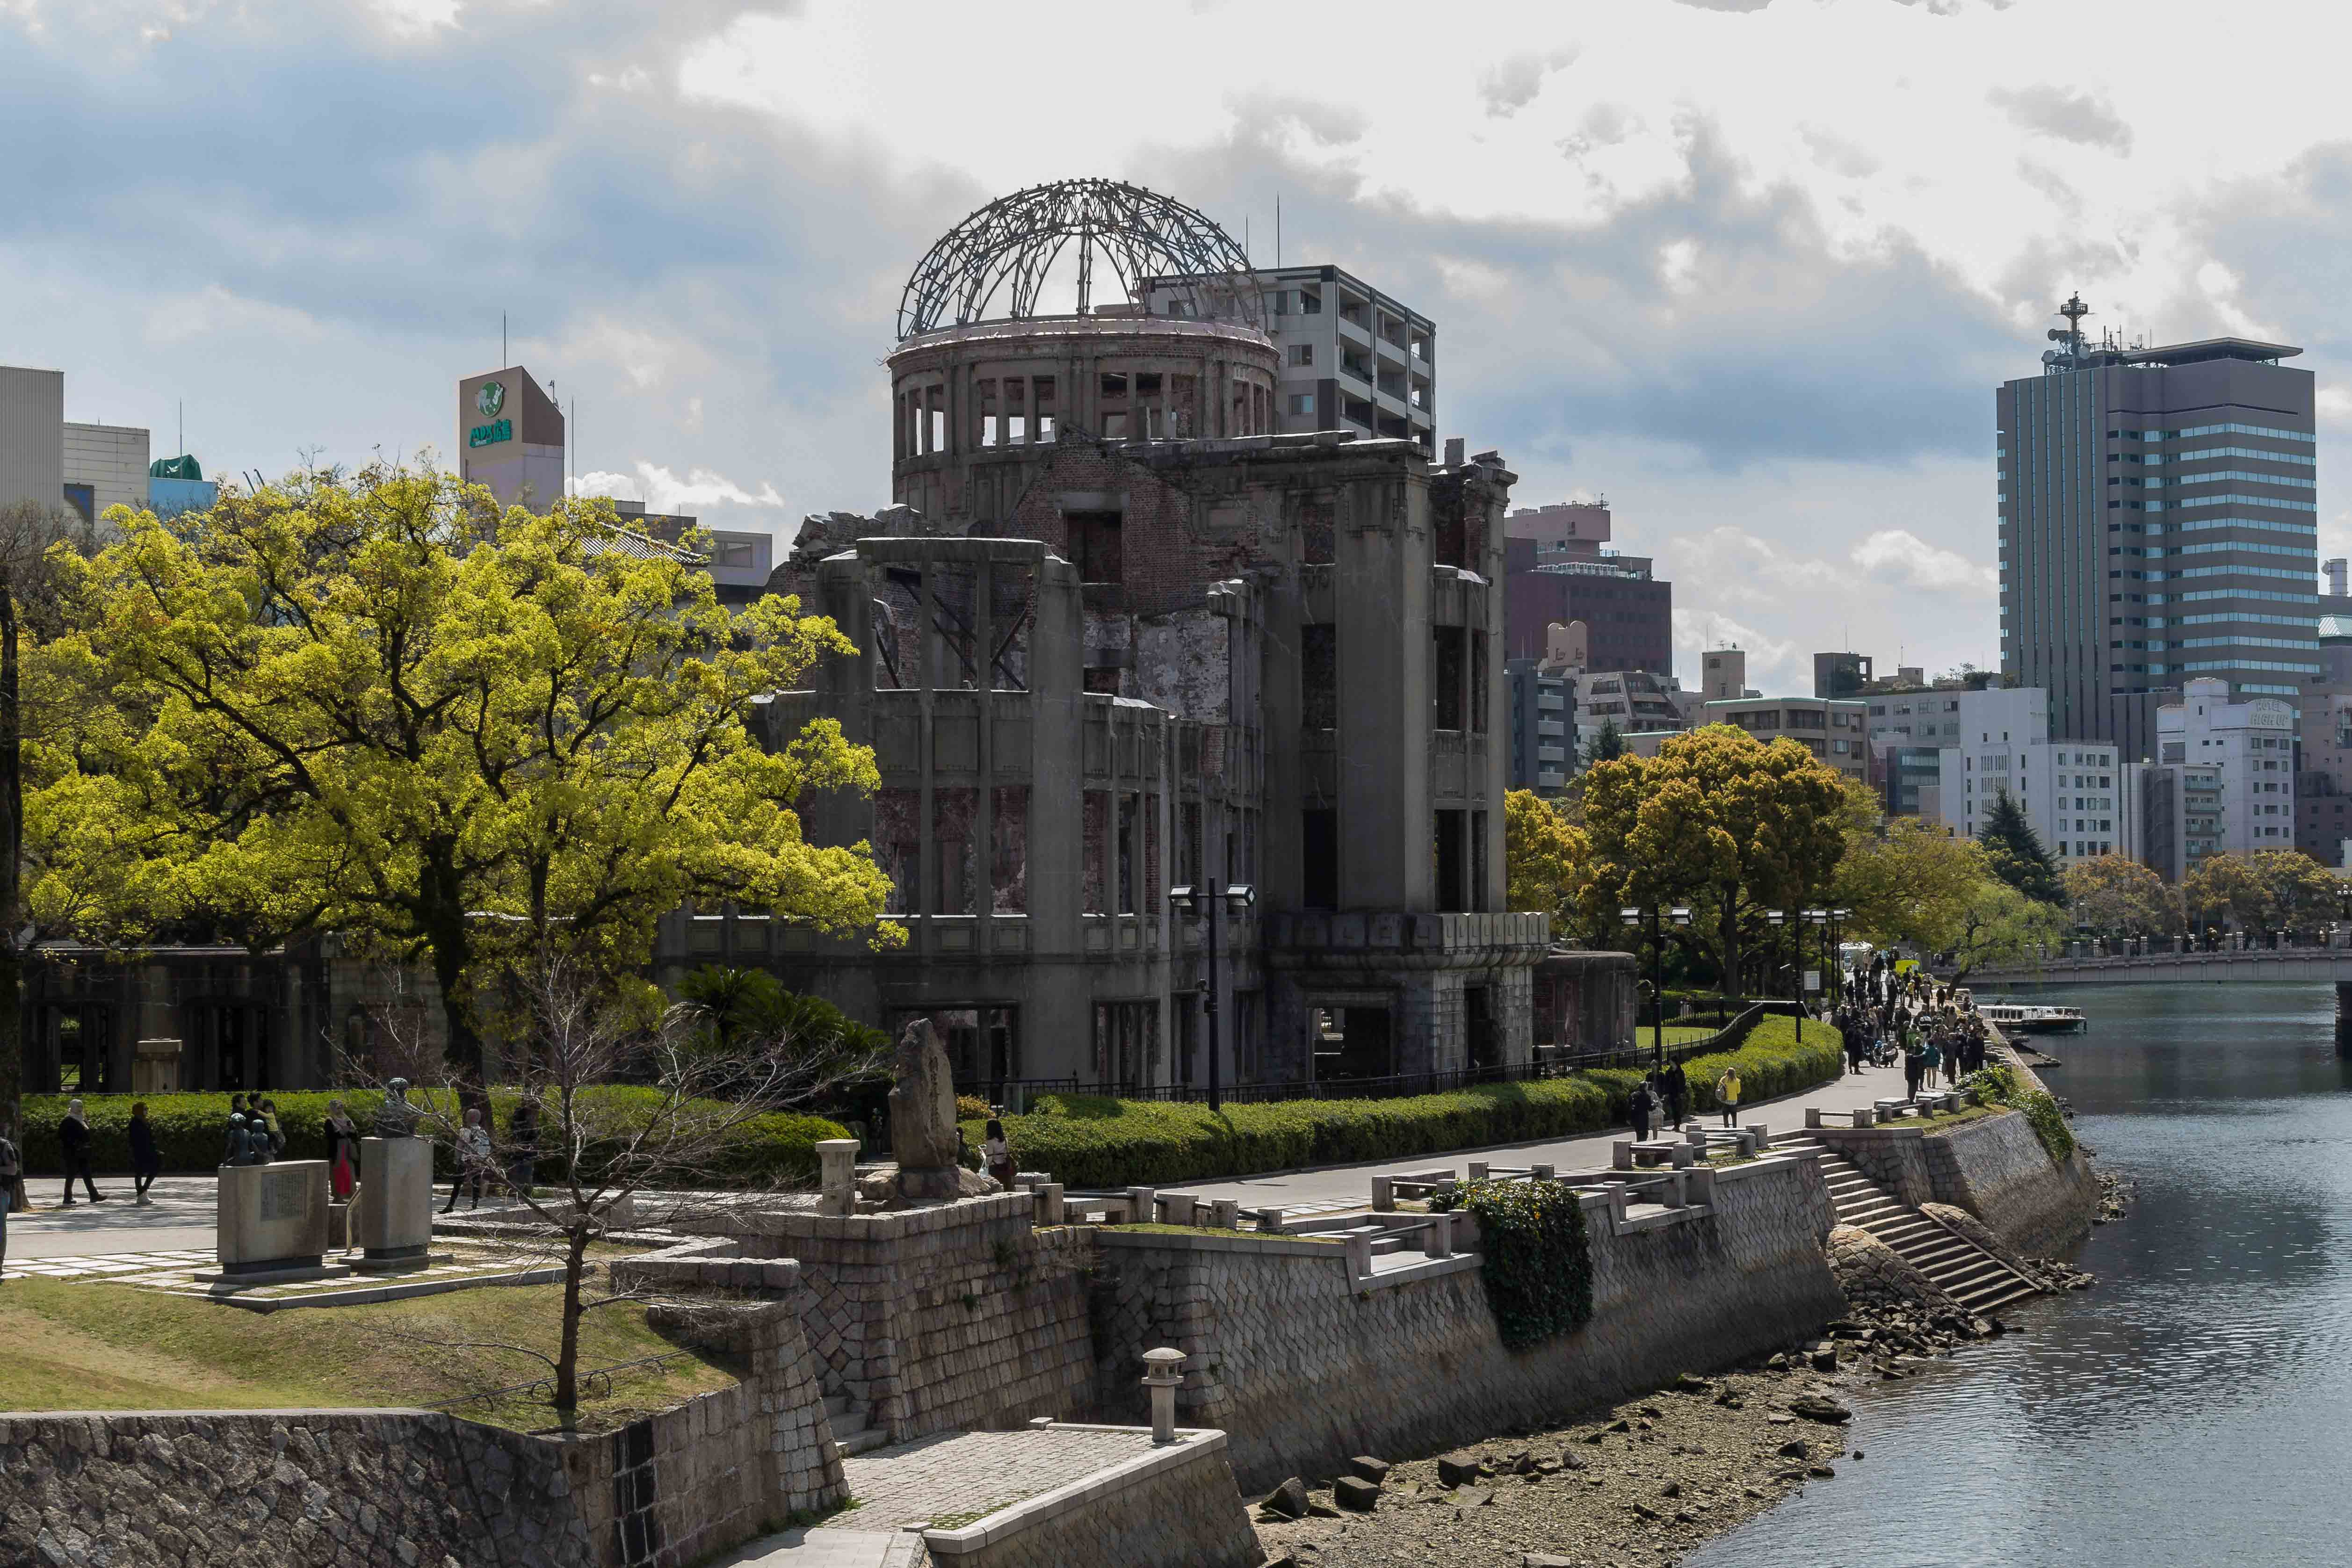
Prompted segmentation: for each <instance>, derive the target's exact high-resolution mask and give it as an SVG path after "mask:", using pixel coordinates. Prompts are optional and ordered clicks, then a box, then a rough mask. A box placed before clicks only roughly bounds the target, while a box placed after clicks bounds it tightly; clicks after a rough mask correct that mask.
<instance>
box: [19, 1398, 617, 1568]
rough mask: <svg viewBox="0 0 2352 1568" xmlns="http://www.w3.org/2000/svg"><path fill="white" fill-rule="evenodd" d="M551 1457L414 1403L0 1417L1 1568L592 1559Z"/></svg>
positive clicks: (514, 1563) (557, 1455) (485, 1567)
mask: <svg viewBox="0 0 2352 1568" xmlns="http://www.w3.org/2000/svg"><path fill="white" fill-rule="evenodd" d="M577 1503H578V1499H577V1498H576V1496H575V1493H574V1490H573V1485H572V1479H571V1477H570V1476H569V1475H568V1474H567V1473H566V1470H565V1467H564V1464H563V1460H562V1454H561V1451H560V1450H559V1449H558V1448H557V1447H556V1446H555V1445H553V1444H551V1443H544V1442H541V1441H540V1440H539V1439H538V1438H536V1437H528V1436H525V1435H524V1434H522V1433H520V1432H509V1431H504V1430H501V1429H500V1428H498V1427H483V1426H478V1425H476V1424H475V1423H473V1422H470V1421H460V1420H458V1419H457V1418H456V1417H454V1416H445V1415H439V1414H435V1413H431V1412H426V1411H421V1410H406V1411H399V1410H393V1411H387V1410H271V1411H258V1412H250V1413H247V1412H220V1413H193V1414H177V1413H159V1414H124V1413H120V1412H108V1413H104V1414H90V1415H74V1414H51V1415H39V1416H0V1563H44V1564H56V1565H59V1568H68V1565H69V1568H82V1565H84V1564H89V1565H92V1568H96V1565H100V1564H103V1565H104V1568H221V1565H223V1564H226V1563H236V1564H251V1565H252V1568H296V1565H298V1564H299V1565H300V1568H313V1565H318V1564H335V1565H336V1568H341V1565H343V1564H353V1565H360V1564H364V1565H366V1568H374V1565H376V1564H379V1563H383V1564H396V1565H398V1568H445V1565H446V1564H447V1563H457V1564H459V1565H460V1568H593V1565H594V1564H595V1563H596V1562H597V1554H596V1552H595V1549H594V1548H593V1546H592V1545H591V1543H590V1538H589V1533H588V1526H587V1522H586V1521H585V1520H584V1519H583V1517H582V1514H581V1511H580V1510H579V1508H578V1506H577Z"/></svg>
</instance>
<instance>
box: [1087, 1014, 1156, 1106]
mask: <svg viewBox="0 0 2352 1568" xmlns="http://www.w3.org/2000/svg"><path fill="white" fill-rule="evenodd" d="M1094 1048H1095V1049H1094V1057H1095V1079H1096V1082H1097V1084H1098V1085H1099V1086H1101V1087H1104V1088H1111V1089H1125V1090H1133V1089H1139V1088H1142V1087H1144V1086H1146V1085H1148V1084H1150V1083H1153V1082H1156V1081H1157V1080H1158V1078H1159V1070H1160V1007H1159V1004H1158V1003H1156V1002H1097V1003H1096V1004H1095V1039H1094Z"/></svg>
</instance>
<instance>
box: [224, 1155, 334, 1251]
mask: <svg viewBox="0 0 2352 1568" xmlns="http://www.w3.org/2000/svg"><path fill="white" fill-rule="evenodd" d="M214 1202H215V1205H216V1207H215V1217H216V1218H215V1255H216V1256H217V1257H218V1258H219V1260H220V1267H221V1272H222V1273H223V1274H224V1275H238V1274H269V1273H280V1272H283V1271H285V1270H296V1269H316V1268H318V1267H319V1266H320V1261H321V1260H323V1259H324V1258H325V1256H326V1252H327V1162H326V1161H324V1160H287V1161H284V1162H281V1163H280V1164H278V1165H274V1166H222V1167H221V1170H220V1179H219V1181H218V1182H217V1183H216V1184H215V1187H214Z"/></svg>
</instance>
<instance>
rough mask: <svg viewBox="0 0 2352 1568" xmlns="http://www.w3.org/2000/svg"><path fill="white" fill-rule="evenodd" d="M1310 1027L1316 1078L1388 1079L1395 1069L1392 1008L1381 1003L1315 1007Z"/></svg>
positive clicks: (1330, 1080)
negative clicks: (1390, 1015) (1391, 1026)
mask: <svg viewBox="0 0 2352 1568" xmlns="http://www.w3.org/2000/svg"><path fill="white" fill-rule="evenodd" d="M1307 1018H1308V1027H1309V1028H1310V1029H1311V1030H1312V1031H1313V1034H1314V1039H1313V1041H1312V1044H1313V1046H1314V1048H1315V1081H1316V1082H1318V1083H1343V1082H1348V1081H1349V1080H1350V1079H1361V1078H1386V1077H1389V1076H1391V1074H1392V1073H1393V1072H1394V1071H1396V1051H1395V1042H1394V1038H1393V1036H1392V1034H1391V1029H1390V1024H1389V1009H1386V1008H1385V1007H1379V1006H1371V1007H1366V1006H1361V1005H1358V1006H1352V1007H1331V1008H1314V1009H1309V1010H1308V1014H1307Z"/></svg>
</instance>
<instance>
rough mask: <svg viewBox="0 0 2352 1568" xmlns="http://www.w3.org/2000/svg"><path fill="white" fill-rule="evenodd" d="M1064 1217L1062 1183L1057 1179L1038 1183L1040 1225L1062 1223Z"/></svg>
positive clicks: (1038, 1219)
mask: <svg viewBox="0 0 2352 1568" xmlns="http://www.w3.org/2000/svg"><path fill="white" fill-rule="evenodd" d="M1064 1218H1065V1210H1064V1209H1063V1207H1062V1184H1061V1183H1060V1182H1057V1181H1048V1182H1040V1183H1038V1184H1037V1223H1038V1224H1040V1225H1060V1224H1062V1223H1064Z"/></svg>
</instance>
